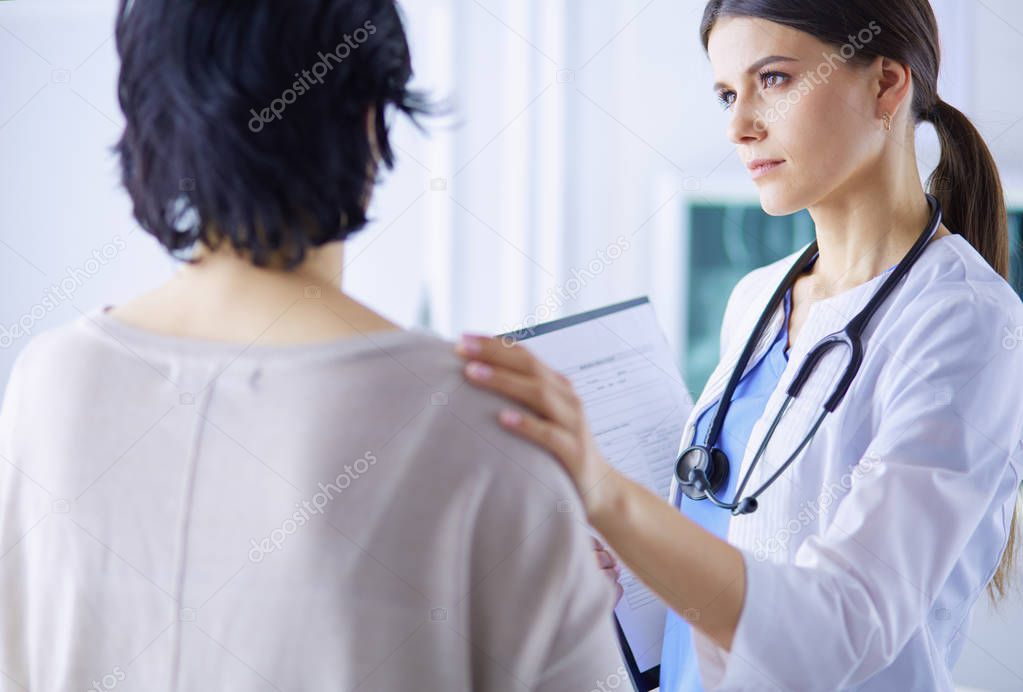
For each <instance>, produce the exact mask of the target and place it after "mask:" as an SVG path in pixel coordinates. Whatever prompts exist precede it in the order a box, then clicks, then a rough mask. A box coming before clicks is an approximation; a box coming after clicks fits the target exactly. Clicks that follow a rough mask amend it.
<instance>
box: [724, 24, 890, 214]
mask: <svg viewBox="0 0 1023 692" xmlns="http://www.w3.org/2000/svg"><path fill="white" fill-rule="evenodd" d="M874 27H877V25H876V24H874ZM874 27H864V30H863V31H861V32H859V34H854V35H853V36H852V37H850V39H851V42H850V43H849V44H847V46H833V45H830V44H826V43H823V42H821V41H819V40H818V39H816V38H815V37H813V36H811V35H810V34H807V33H804V32H802V31H798V30H796V29H792V28H789V27H787V26H783V25H781V24H776V23H774V22H770V21H767V20H764V19H752V18H748V17H722V18H721V19H719V20H718V22H717V24H716V25H715V26H714V29H713V31H712V32H711V34H710V38H709V41H708V47H707V51H708V54H709V56H710V61H711V65H712V67H713V70H714V80H715V86H714V91H715V95H716V97H717V98H718V99H719V100H720V102H721V105H722V107H723V108H724V109H725V110H726V113H727V114H728V117H729V120H728V137H729V139H731V140H732V142H734V143H735V145H736V148H737V150H738V153H739V158H740V159H741V160H742V162H743V164H744V165H745V166H746V169H747V171H748V172H749V174H750V176H751V177H752V178H753V180H754V183H755V184H756V186H757V188H758V189H759V190H760V203H761V205H762V206H763V208H764V211H766V212H767V213H768V214H772V215H784V214H791V213H793V212H796V211H799V210H800V209H804V208H807V207H812V206H814V205H815V204H817V203H819V202H821V201H822V200H824V199H826V198H827V197H828V196H829V195H831V194H833V193H835V192H836V191H841V190H842V189H845V188H848V187H849V186H851V185H855V183H856V180H857V179H863V178H864V177H865V176H867V175H869V171H870V170H871V168H872V161H873V160H874V159H876V158H877V157H879V156H880V152H881V145H882V142H883V134H882V133H881V131H880V128H879V126H878V123H879V121H878V120H877V115H876V113H875V111H876V101H875V94H876V91H874V92H872V90H871V80H870V79H869V71H868V70H866V69H864V68H863V67H862V66H861V65H860V64H857V63H854V62H853V59H855V57H858V53H859V48H861V47H862V46H863V45H865V44H866V43H869V40H870V39H871V38H873V37H874V36H875V35H876V33H875V32H874ZM877 30H878V31H879V30H880V27H877ZM850 58H852V59H850Z"/></svg>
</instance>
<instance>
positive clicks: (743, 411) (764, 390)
mask: <svg viewBox="0 0 1023 692" xmlns="http://www.w3.org/2000/svg"><path fill="white" fill-rule="evenodd" d="M816 260H817V257H816V256H815V257H814V258H813V260H812V261H811V262H810V264H809V265H807V270H809V268H810V267H811V266H812V265H813V263H814V262H815V261H816ZM897 266H898V265H897V264H896V265H893V266H891V267H889V268H888V269H887V270H886V271H885V272H884V273H885V274H887V273H888V272H890V271H892V270H893V269H895V267H897ZM804 271H805V270H804ZM791 309H792V289H791V288H790V289H789V290H788V291H786V293H785V319H784V321H783V322H782V329H781V331H780V332H779V334H778V336H777V337H776V338H775V340H774V343H773V344H772V345H771V348H770V349H769V350H768V351H767V353H766V354H765V355H764V357H763V358H761V360H760V361H759V362H758V363H757V364H756V365H754V366H753V367H752V368H751V369H750V371H749V372H747V373H746V375H745V376H744V377H743V378H742V379H741V380H740V381H739V386H738V387H736V389H735V394H733V395H732V405H731V406H730V407H729V408H728V415H727V416H726V417H725V422H724V425H723V426H722V428H721V435H720V437H719V439H718V444H717V446H718V447H719V448H721V450H723V451H724V452H725V454H727V455H728V459H729V461H730V462H731V464H732V468H731V473H730V474H729V477H728V484H727V486H726V488H727V489H726V490H724V491H723V492H720V493H718V497H722V498H723V499H725V500H727V501H729V502H730V501H732V498H733V497H734V496H735V488H736V486H737V485H738V483H739V473H738V468H739V465H740V464H741V462H742V458H743V456H744V455H745V452H746V445H747V443H748V442H749V436H750V432H752V430H753V426H754V424H756V422H757V421H758V420H759V419H760V416H762V415H763V413H764V409H765V408H766V407H767V400H768V399H769V398H770V397H771V394H772V393H774V390H775V388H776V387H777V386H778V381H779V380H780V379H781V375H782V372H783V371H784V370H785V366H786V365H787V364H788V360H789V356H788V340H789V313H790V312H791ZM719 403H720V402H719ZM718 405H719V404H715V405H714V406H711V407H710V408H708V409H707V410H706V411H704V412H703V413H702V414H701V415H700V417H699V419H698V420H697V422H696V437H695V438H694V440H695V441H697V442H699V443H701V444H702V443H703V440H704V439H705V438H706V436H707V430H708V429H709V428H710V425H711V423H712V422H713V420H714V414H715V413H716V412H717V408H718ZM751 490H752V488H746V490H745V491H744V492H747V493H748V492H750V491H751ZM682 513H683V514H685V515H686V516H687V517H689V518H690V519H692V520H693V521H695V522H696V523H697V524H699V525H700V526H702V527H703V528H705V529H707V530H708V531H710V532H711V533H713V534H715V535H716V536H718V537H720V538H722V539H726V536H727V534H728V521H729V520H730V519H731V517H732V513H731V512H729V511H728V510H725V509H721V508H719V507H716V506H714V505H713V504H712V503H710V502H709V501H707V500H691V499H689V498H688V497H685V496H684V495H683V496H682ZM691 634H692V633H691V628H690V626H689V623H688V622H686V621H685V619H683V618H682V617H681V616H680V615H678V614H676V613H675V611H673V610H671V609H668V615H667V617H666V618H665V622H664V644H663V645H662V647H661V687H660V689H661V692H700V691H702V690H703V686H702V685H701V684H700V671H699V664H698V663H697V661H696V651H695V650H694V649H693V643H692V638H691Z"/></svg>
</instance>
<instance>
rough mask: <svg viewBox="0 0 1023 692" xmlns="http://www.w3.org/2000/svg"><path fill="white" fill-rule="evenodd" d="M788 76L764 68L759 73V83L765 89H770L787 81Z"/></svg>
mask: <svg viewBox="0 0 1023 692" xmlns="http://www.w3.org/2000/svg"><path fill="white" fill-rule="evenodd" d="M788 79H789V76H788V75H787V74H785V73H784V72H775V71H772V70H766V71H764V72H761V73H760V83H761V84H762V85H763V87H764V88H765V89H771V88H773V87H776V86H781V85H782V84H784V83H785V82H787V81H788Z"/></svg>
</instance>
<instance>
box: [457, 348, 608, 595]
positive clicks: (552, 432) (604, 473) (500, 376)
mask: <svg viewBox="0 0 1023 692" xmlns="http://www.w3.org/2000/svg"><path fill="white" fill-rule="evenodd" d="M457 352H458V354H459V355H460V356H461V357H462V358H464V359H465V360H467V361H468V362H467V363H466V366H465V375H466V377H467V378H468V379H469V381H470V382H472V383H473V384H474V385H476V386H479V387H481V388H483V389H489V390H490V391H492V392H494V393H496V394H500V395H501V396H504V397H505V398H507V399H510V400H512V401H514V402H517V403H519V404H521V405H522V406H523V407H525V409H526V410H521V409H518V408H511V407H509V408H506V409H504V410H502V411H501V413H500V416H499V420H500V422H501V425H502V426H503V427H504V428H506V429H507V430H510V431H511V432H513V433H515V434H517V435H519V436H521V437H523V438H525V439H527V440H530V441H531V442H533V443H534V444H536V445H538V446H540V447H542V448H543V449H546V450H547V451H549V452H550V453H551V454H553V455H554V457H555V458H557V460H558V461H559V462H561V465H562V466H563V467H564V468H565V470H566V471H567V472H568V475H569V477H570V478H571V479H572V482H573V483H574V484H575V487H576V490H577V491H578V492H579V495H580V497H581V498H582V500H583V506H584V508H585V510H586V515H587V517H591V518H592V517H593V516H594V515H596V514H598V513H601V512H602V511H604V510H605V509H607V507H606V505H607V504H608V502H609V501H610V500H609V498H610V496H611V492H609V491H610V489H611V488H612V487H613V486H614V485H615V483H616V481H617V480H618V478H619V477H620V474H619V473H618V471H616V470H615V469H614V468H613V467H612V466H611V465H610V464H609V463H608V462H607V460H606V459H605V458H604V456H603V455H602V454H601V453H600V450H598V449H597V443H596V441H595V440H594V439H593V435H591V434H590V428H589V425H588V424H587V422H586V415H585V414H584V412H583V407H582V402H580V400H579V397H578V396H577V395H576V393H575V389H574V388H573V387H572V383H571V382H570V381H569V379H568V378H567V377H565V376H564V375H562V374H561V373H559V372H556V371H554V370H553V369H551V368H550V367H548V366H547V365H545V364H544V363H543V362H541V361H540V360H539V359H538V358H536V357H535V356H534V355H533V354H532V353H530V352H529V350H528V349H526V348H525V347H524V346H522V345H521V344H510V345H509V344H507V343H505V342H504V341H502V340H501V339H494V338H490V337H485V336H476V335H464V336H463V337H462V340H461V342H460V343H459V344H458V347H457ZM593 542H594V550H595V552H596V555H597V564H598V565H599V567H600V568H601V569H602V570H603V571H604V573H605V574H607V576H608V577H609V578H610V579H611V580H612V581H614V583H615V588H616V592H617V597H616V599H615V602H616V603H617V601H618V600H619V599H620V598H621V596H622V586H621V584H620V583H619V582H618V578H619V576H620V575H621V568H620V567H619V565H618V561H617V559H616V558H615V557H614V555H612V554H611V552H610V551H609V550H607V548H605V547H604V544H603V543H601V542H600V541H599V540H597V539H596V538H594V539H593Z"/></svg>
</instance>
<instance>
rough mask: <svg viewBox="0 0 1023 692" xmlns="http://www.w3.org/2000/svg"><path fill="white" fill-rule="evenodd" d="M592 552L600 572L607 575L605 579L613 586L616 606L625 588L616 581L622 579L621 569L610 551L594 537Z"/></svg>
mask: <svg viewBox="0 0 1023 692" xmlns="http://www.w3.org/2000/svg"><path fill="white" fill-rule="evenodd" d="M593 550H594V552H595V553H596V555H597V566H598V567H600V571H601V572H603V573H604V574H605V575H607V578H608V579H610V580H611V583H613V584H614V586H615V605H618V601H620V600H622V596H623V595H625V587H623V586H622V583H621V582H620V581H618V580H619V579H621V577H622V568H621V566H620V565H619V564H618V560H617V559H616V558H615V556H614V555H612V554H611V551H610V550H608V549H607V548H605V547H604V544H603V543H601V542H600V541H599V540H597V538H596V537H594V538H593Z"/></svg>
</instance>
